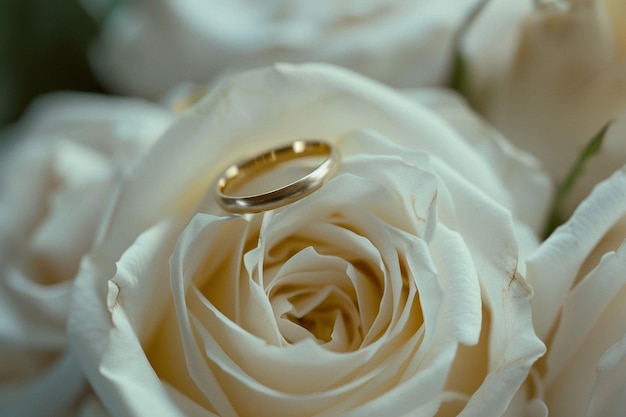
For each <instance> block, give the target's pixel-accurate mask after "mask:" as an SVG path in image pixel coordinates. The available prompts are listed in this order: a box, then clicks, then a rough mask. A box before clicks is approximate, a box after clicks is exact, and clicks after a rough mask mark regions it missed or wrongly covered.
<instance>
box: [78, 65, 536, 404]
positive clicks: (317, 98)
mask: <svg viewBox="0 0 626 417" xmlns="http://www.w3.org/2000/svg"><path fill="white" fill-rule="evenodd" d="M451 102H452V101H451V100H449V101H448V103H451ZM448 108H450V109H452V108H453V106H452V105H450V106H449V107H448ZM451 114H456V113H454V112H451ZM458 114H464V115H468V114H469V113H458ZM452 119H454V118H453V117H451V120H452ZM459 120H462V118H459ZM473 133H474V131H472V132H471V133H470V134H473ZM302 137H304V138H306V137H319V138H324V139H326V140H329V141H332V142H334V143H335V144H336V145H337V146H338V147H339V148H340V149H341V151H342V153H343V158H344V162H343V165H342V172H341V173H340V174H339V175H337V176H336V178H334V179H333V180H332V181H331V182H329V183H328V184H327V185H326V186H324V187H323V189H322V190H320V191H318V192H317V193H316V194H315V197H311V198H305V199H303V200H301V201H299V202H298V203H296V204H294V205H292V206H289V207H285V208H283V209H281V210H277V211H276V212H270V213H266V214H260V215H255V216H251V217H232V216H224V213H222V212H221V211H220V210H219V209H218V208H217V207H216V205H215V203H214V197H215V196H214V193H213V191H212V189H213V188H212V187H213V182H214V180H215V178H216V177H217V176H218V174H219V173H220V171H221V170H222V169H223V168H224V164H225V163H227V162H228V161H235V160H238V159H240V158H241V157H243V156H245V155H249V154H254V153H256V152H258V151H261V150H265V149H266V148H268V147H271V146H275V145H278V144H284V143H286V142H289V141H291V140H293V139H294V138H302ZM485 141H486V140H485ZM485 141H483V142H481V141H480V140H474V141H470V143H468V142H466V141H465V140H464V139H463V138H462V136H460V135H459V134H458V133H457V132H456V131H455V130H454V129H452V128H451V127H450V126H449V125H448V124H447V123H446V121H445V119H443V118H441V117H439V116H437V115H436V114H435V113H433V112H431V111H429V110H427V109H425V108H424V107H423V106H422V105H418V104H415V103H414V102H412V101H410V100H407V99H405V98H403V97H401V96H399V95H397V94H396V93H394V92H393V91H391V90H388V89H387V88H385V87H382V86H380V85H378V84H375V83H372V82H371V81H368V80H366V79H362V78H360V77H359V76H356V75H354V74H351V73H347V72H345V71H343V70H339V69H335V68H332V67H327V66H319V65H312V66H303V67H292V66H278V67H275V68H272V69H263V70H259V71H254V72H251V73H246V74H242V75H241V76H237V77H235V78H233V79H232V80H231V81H229V82H228V83H225V84H223V85H222V86H221V87H219V88H218V89H216V90H215V91H213V92H211V93H210V94H209V96H208V97H207V98H206V99H205V100H203V101H202V102H200V103H199V104H198V105H197V106H195V107H192V108H191V109H190V110H188V111H187V113H186V114H184V115H183V116H182V117H181V118H180V119H179V120H178V122H177V123H175V124H174V125H173V126H172V128H171V129H169V130H168V132H167V133H166V134H165V135H164V136H163V137H162V138H161V139H160V140H159V142H158V144H157V145H156V146H155V147H153V148H152V151H151V152H150V153H149V154H148V155H146V157H145V158H144V159H143V161H142V163H141V166H140V168H139V169H138V170H137V172H136V173H135V174H134V175H133V176H132V177H130V178H129V179H128V181H126V182H125V184H124V186H123V188H122V190H121V191H120V196H119V199H118V201H117V204H116V207H115V209H114V211H113V215H112V217H111V221H110V223H109V224H108V227H107V229H106V231H105V232H104V238H103V240H102V244H101V245H100V246H99V247H98V248H97V249H96V250H95V251H94V252H93V253H92V254H90V255H89V256H88V257H87V258H86V259H85V262H83V264H82V266H81V272H80V274H79V277H78V279H77V281H76V287H75V292H74V296H73V308H72V310H71V317H70V333H71V337H72V342H73V343H72V346H73V347H74V349H75V351H76V352H77V353H78V355H79V356H80V358H81V363H82V365H83V367H84V369H85V371H86V372H87V375H88V377H89V379H90V381H91V382H92V384H93V385H94V387H95V388H96V390H97V392H98V394H99V395H100V397H101V398H103V399H104V400H105V403H106V405H107V407H108V408H109V410H110V411H111V412H112V413H113V414H114V415H168V416H172V415H181V414H183V413H184V414H187V415H205V414H207V412H214V413H217V414H220V415H234V414H235V413H240V414H244V415H245V414H255V415H259V413H260V414H263V413H268V414H272V413H274V414H275V413H276V412H281V413H283V414H294V415H297V414H302V415H306V414H312V413H320V412H324V411H326V412H328V413H337V412H346V411H349V410H352V411H353V412H354V413H355V414H359V415H360V414H361V413H365V412H371V413H374V414H380V413H381V412H382V411H381V410H384V412H385V413H386V414H387V415H393V414H398V415H400V414H403V413H406V412H409V411H413V412H420V413H422V414H425V415H428V414H431V415H432V414H433V413H434V412H435V411H436V410H437V408H438V407H439V403H440V402H444V403H445V405H444V407H443V408H442V409H441V413H442V414H452V413H455V412H457V411H459V410H460V409H462V408H463V407H465V406H466V405H467V407H466V408H465V413H466V415H484V413H485V412H487V410H489V413H494V414H498V413H502V412H504V410H505V408H506V407H507V405H508V402H509V400H510V398H511V397H512V396H513V394H514V393H515V391H516V390H517V388H518V386H519V384H520V383H521V381H522V380H523V379H524V378H525V376H526V372H527V370H528V368H529V367H530V365H531V363H532V362H533V361H534V360H535V359H536V358H537V357H538V355H540V354H541V352H542V348H543V346H542V345H541V343H539V342H538V340H537V339H536V338H535V336H534V333H533V329H532V326H531V325H530V310H529V308H530V307H529V303H528V296H529V293H530V290H529V288H528V287H527V286H526V285H525V283H524V279H523V273H524V271H523V268H522V265H523V264H522V263H518V248H517V246H518V242H519V243H520V244H521V246H522V247H525V248H528V247H533V246H536V240H535V237H534V234H533V233H532V231H531V230H530V229H529V228H528V227H527V226H525V225H524V224H522V223H520V222H519V220H517V219H516V220H514V219H513V218H512V217H511V214H510V212H509V211H508V210H507V208H509V209H512V208H513V209H514V207H515V201H517V199H518V197H517V196H514V195H513V193H512V192H511V191H512V190H514V191H515V192H516V193H517V192H522V190H523V193H525V195H526V196H529V195H533V197H537V201H546V199H547V190H548V188H547V183H546V179H545V178H542V177H541V175H540V174H538V173H537V172H536V170H535V169H534V168H533V166H532V164H526V163H525V162H524V159H523V158H519V154H516V153H514V152H505V151H504V148H505V147H504V146H474V145H476V144H477V143H482V144H483V145H484V143H485ZM490 153H491V155H490V156H486V155H488V154H490ZM498 153H499V155H500V161H501V162H502V161H507V162H508V163H509V164H510V166H515V167H516V168H518V169H519V171H518V172H516V174H517V175H510V176H508V177H507V176H505V177H504V179H503V180H502V181H501V180H500V178H498V177H497V176H496V175H494V171H495V170H497V168H494V167H493V166H492V165H491V164H490V163H489V160H490V158H493V159H494V160H495V159H497V158H496V157H495V155H497V154H498ZM522 167H525V169H524V168H522ZM513 172H515V171H514V170H513ZM509 186H510V187H509ZM509 188H510V189H509ZM535 209H536V210H537V211H542V210H543V212H545V204H544V205H543V207H542V206H541V204H539V205H538V206H537V207H535ZM530 217H537V218H540V217H541V216H535V215H533V216H530ZM487 229H488V230H489V232H488V233H487V234H486V233H485V232H486V230H487ZM177 241H178V243H177ZM518 266H519V267H520V268H522V269H518ZM320 271H323V272H324V273H321V272H320ZM330 278H332V281H333V283H334V285H331V284H330V283H326V282H325V281H324V279H330ZM324 284H329V285H324ZM170 286H171V288H170ZM320 286H324V288H320ZM383 289H384V290H383ZM319 296H323V297H322V298H316V297H319ZM333 313H337V314H336V315H333ZM359 323H360V324H359ZM329 329H332V330H329ZM316 339H317V343H315V340H316ZM298 341H299V343H295V342H298ZM287 364H289V366H287ZM302 378H306V380H303V379H302ZM417 388H420V389H417ZM420 393H421V394H420ZM420 395H421V396H420ZM365 403H367V405H366V404H365ZM514 411H515V410H514Z"/></svg>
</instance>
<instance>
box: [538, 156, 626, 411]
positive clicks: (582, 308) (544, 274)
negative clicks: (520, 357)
mask: <svg viewBox="0 0 626 417" xmlns="http://www.w3.org/2000/svg"><path fill="white" fill-rule="evenodd" d="M625 187H626V167H624V168H622V169H621V170H619V171H617V172H616V173H615V174H614V175H613V176H612V177H610V178H609V179H608V180H606V181H604V182H603V183H601V184H599V185H598V186H596V188H595V189H594V190H593V192H592V193H591V194H590V195H589V197H588V198H587V199H586V200H584V201H583V202H582V204H581V205H580V206H579V208H578V209H577V210H576V211H575V212H574V214H573V215H572V217H571V219H570V220H569V221H568V222H567V223H565V224H564V225H562V226H561V227H560V228H558V229H557V230H556V231H555V232H554V233H553V234H552V236H550V238H548V239H547V240H546V241H545V242H544V243H543V245H542V246H541V247H540V248H539V249H538V250H537V253H536V255H534V256H533V257H532V258H531V259H530V260H529V265H528V279H529V281H530V282H531V283H532V284H533V286H534V287H535V291H536V299H535V300H533V313H534V314H536V315H535V317H534V320H535V322H536V327H537V328H538V331H539V334H540V335H541V336H542V337H543V338H544V340H546V343H547V345H548V354H547V356H546V360H545V367H541V368H538V369H539V370H538V371H537V372H536V373H535V374H536V375H537V377H538V378H536V380H535V381H534V385H535V387H536V393H537V399H536V400H542V401H544V402H545V404H546V405H547V407H548V410H549V411H550V413H551V414H556V415H568V416H613V415H615V416H617V415H621V414H622V413H623V410H624V408H623V405H624V403H623V401H624V399H623V389H624V386H626V385H625V384H626V366H625V363H626V362H625V361H624V357H625V354H626V350H625V349H624V337H625V335H626V326H625V325H624V320H623V317H624V314H626V310H625V308H624V305H625V304H624V299H625V298H626V276H625V275H624V271H625V270H626V256H625V255H626V243H625V242H626V240H624V238H626V227H625V226H626V198H624V193H623V190H624V189H625ZM609 229H611V230H609ZM607 231H608V232H609V233H607ZM601 239H602V240H601ZM616 241H617V242H618V243H616ZM620 243H621V245H620ZM617 245H620V246H619V248H617V250H616V251H615V249H616V246H617ZM592 250H593V253H592ZM600 255H601V258H600V259H598V258H599V256H600ZM583 262H584V264H583ZM544 368H545V369H544Z"/></svg>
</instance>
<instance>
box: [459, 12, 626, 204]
mask: <svg viewBox="0 0 626 417" xmlns="http://www.w3.org/2000/svg"><path fill="white" fill-rule="evenodd" d="M494 3H495V4H494V5H493V6H491V7H488V8H487V10H486V12H485V15H484V16H482V17H481V18H479V19H477V21H476V22H475V23H474V24H473V26H472V28H471V29H470V31H469V32H468V35H467V39H466V40H465V41H464V47H465V57H466V58H467V60H468V61H469V68H470V71H469V74H468V77H469V78H468V81H469V85H468V89H467V92H468V93H469V96H470V97H471V101H472V103H473V104H474V105H475V107H476V108H477V109H478V110H479V111H480V112H481V113H482V114H484V115H485V117H486V118H487V119H488V120H489V121H490V122H491V123H492V124H493V125H494V126H495V127H496V128H497V129H498V130H500V131H501V132H503V133H504V135H505V136H506V137H507V138H509V139H510V140H511V141H512V142H513V143H515V144H516V145H517V146H519V147H520V148H522V149H525V150H528V151H530V152H532V153H533V154H534V155H536V156H537V157H538V158H539V159H540V160H541V161H542V163H543V164H544V166H545V169H546V170H547V171H548V172H549V173H550V174H551V175H552V176H553V177H554V179H555V180H556V181H557V182H559V183H560V182H562V181H563V180H564V178H565V176H566V174H567V173H568V172H569V170H570V168H571V167H572V165H573V164H574V161H575V160H576V158H577V157H578V155H579V154H580V153H581V152H582V150H583V149H584V147H585V146H586V144H587V143H588V142H589V141H590V140H591V138H592V137H593V136H594V135H595V134H596V133H598V132H599V131H600V129H601V128H602V127H604V126H605V125H606V124H607V123H608V122H609V121H611V120H618V122H617V123H615V125H614V126H612V128H611V129H610V130H609V132H608V134H607V136H606V139H605V143H604V145H603V148H602V150H601V152H600V156H598V157H596V158H595V159H592V160H591V161H590V163H589V165H588V167H587V168H586V170H585V175H583V176H582V177H581V179H580V180H579V181H578V182H577V183H576V186H575V187H574V189H573V190H572V192H571V193H570V196H569V198H568V199H567V201H566V205H565V207H564V213H563V214H565V215H569V214H571V212H572V211H573V209H574V208H575V207H576V205H577V204H578V203H579V202H580V201H581V200H582V199H583V198H584V197H585V196H586V195H587V194H588V193H589V191H590V190H591V188H592V187H593V186H594V185H595V184H596V183H597V182H598V181H600V180H602V179H604V178H606V177H608V176H609V175H610V174H611V173H612V172H613V171H615V170H616V169H618V168H619V167H620V166H621V165H622V164H623V163H624V162H626V142H625V141H624V137H626V114H625V113H624V111H625V110H626V33H625V32H624V28H623V24H622V23H623V22H624V21H625V20H626V6H625V5H624V2H623V1H621V0H593V1H573V0H572V1H544V2H535V6H534V9H530V8H529V7H528V5H525V3H527V4H528V3H530V2H524V1H520V2H514V3H515V4H516V5H514V7H511V2H505V1H496V2H494ZM511 9H517V11H515V12H512V11H511ZM500 21H503V22H504V23H502V24H500V23H499V22H500ZM494 25H495V27H494ZM493 33H498V36H497V37H494V36H493Z"/></svg>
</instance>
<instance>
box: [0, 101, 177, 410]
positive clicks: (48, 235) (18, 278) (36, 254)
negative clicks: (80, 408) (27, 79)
mask: <svg viewBox="0 0 626 417" xmlns="http://www.w3.org/2000/svg"><path fill="white" fill-rule="evenodd" d="M170 118H171V116H170V115H169V113H168V112H166V111H165V110H163V109H160V108H156V107H154V106H153V105H150V104H147V103H143V102H141V101H137V100H129V99H115V98H109V97H107V98H104V97H101V96H96V95H88V94H78V93H67V94H55V95H50V96H47V97H45V98H42V99H39V100H38V101H37V103H36V104H35V105H33V106H32V107H31V109H30V110H29V112H28V113H27V115H26V116H25V118H24V120H23V121H22V122H21V123H20V124H19V125H16V126H15V127H13V128H11V130H9V131H8V132H6V133H5V135H4V137H3V141H8V144H7V145H6V146H7V149H3V151H4V153H5V154H4V155H3V159H2V177H1V179H2V189H1V193H0V211H1V213H2V216H1V217H0V230H1V232H0V249H1V250H0V258H1V259H2V262H1V267H0V353H1V355H0V356H1V357H2V361H1V362H0V381H1V388H0V414H1V415H7V416H9V415H10V416H29V417H32V416H38V415H40V416H50V415H59V414H61V413H62V412H65V411H67V410H68V409H70V408H71V407H73V406H74V404H75V403H76V398H77V397H78V396H79V395H80V394H82V392H83V390H84V388H85V384H84V379H83V377H82V374H81V371H80V367H79V365H78V363H77V362H76V360H75V358H74V357H73V356H72V355H71V354H70V353H69V350H68V349H67V342H66V321H67V309H68V307H69V301H70V292H71V288H72V279H73V278H74V276H75V274H76V273H77V271H78V266H79V261H80V258H81V257H82V255H83V254H85V253H86V252H88V251H89V249H90V248H91V245H92V242H93V240H94V238H95V236H96V233H97V232H98V226H99V224H100V222H101V219H102V217H103V215H104V214H105V211H106V210H107V209H108V207H109V206H110V203H111V200H112V197H113V195H114V192H115V188H116V184H117V183H119V176H120V175H121V174H122V172H123V170H125V169H127V168H128V167H129V166H130V163H131V162H132V161H133V160H134V159H135V158H136V157H137V156H138V155H139V154H140V153H141V152H143V151H145V150H146V149H147V148H148V147H149V146H150V145H151V144H152V142H153V140H154V139H155V138H156V137H157V136H158V135H159V134H160V132H161V130H162V129H163V127H164V126H166V125H167V123H168V122H169V120H170Z"/></svg>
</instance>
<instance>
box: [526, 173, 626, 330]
mask: <svg viewBox="0 0 626 417" xmlns="http://www.w3.org/2000/svg"><path fill="white" fill-rule="evenodd" d="M625 187H626V169H624V168H623V169H621V170H619V171H617V172H616V173H615V174H614V175H613V176H612V177H611V178H610V179H608V180H607V181H604V182H602V183H600V184H598V185H597V186H596V188H595V189H594V190H593V192H592V193H591V195H590V196H589V197H588V198H587V199H586V200H585V201H583V202H582V203H581V205H580V206H579V207H578V209H577V210H576V211H575V212H574V214H573V215H572V217H571V218H570V220H569V221H568V222H566V223H565V224H563V225H562V226H561V227H559V228H558V229H557V230H555V231H554V233H552V235H551V236H550V237H549V238H548V239H547V240H546V241H545V242H544V243H543V244H542V245H541V246H540V247H539V249H538V250H537V252H536V253H535V254H534V255H533V256H532V257H531V258H530V259H529V260H528V261H527V264H526V265H527V277H528V282H529V283H530V285H532V287H533V288H534V291H535V296H534V298H533V300H532V305H533V322H534V326H535V328H536V329H537V334H538V335H539V337H541V338H542V339H543V340H546V338H547V336H548V332H549V331H550V329H551V328H552V326H554V324H555V322H556V318H557V315H558V312H559V310H560V308H561V304H562V302H563V300H564V298H565V296H566V295H567V293H568V292H569V290H570V287H571V286H572V285H573V283H574V280H575V279H576V276H577V273H578V270H579V268H580V267H581V265H582V264H583V262H584V260H585V258H586V257H587V255H589V253H590V252H591V250H592V249H593V248H594V246H595V245H596V244H597V243H598V242H599V241H600V239H601V238H602V236H604V234H605V233H606V232H607V231H608V230H609V229H610V228H611V227H612V226H613V224H614V223H615V222H617V221H618V220H619V219H620V218H621V217H622V216H623V215H624V213H625V212H626V199H624V198H622V192H623V190H624V189H625Z"/></svg>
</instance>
